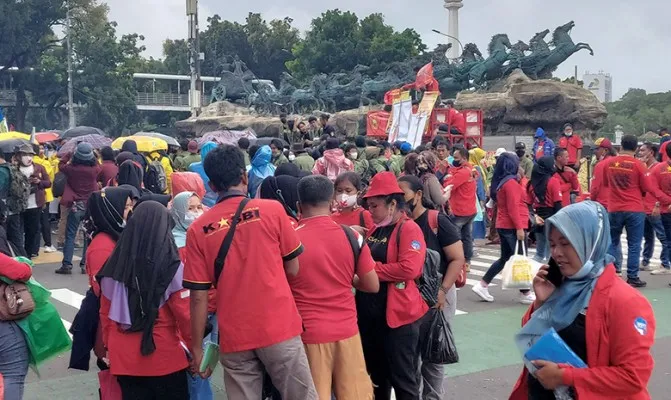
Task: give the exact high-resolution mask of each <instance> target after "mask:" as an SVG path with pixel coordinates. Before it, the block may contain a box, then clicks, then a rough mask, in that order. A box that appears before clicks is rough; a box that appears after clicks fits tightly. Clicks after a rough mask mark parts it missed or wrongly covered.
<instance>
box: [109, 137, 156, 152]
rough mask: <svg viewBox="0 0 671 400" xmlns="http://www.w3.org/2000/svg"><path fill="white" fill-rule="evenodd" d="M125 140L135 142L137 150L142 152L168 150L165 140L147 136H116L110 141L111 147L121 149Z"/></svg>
mask: <svg viewBox="0 0 671 400" xmlns="http://www.w3.org/2000/svg"><path fill="white" fill-rule="evenodd" d="M126 140H132V141H134V142H135V143H137V150H138V151H141V152H143V153H151V152H152V151H158V150H168V143H166V142H165V140H162V139H158V138H155V137H147V136H125V137H120V138H117V139H115V140H114V141H113V142H112V148H113V149H114V150H121V147H122V146H123V143H124V142H125V141H126Z"/></svg>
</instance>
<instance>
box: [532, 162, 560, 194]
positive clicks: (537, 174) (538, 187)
mask: <svg viewBox="0 0 671 400" xmlns="http://www.w3.org/2000/svg"><path fill="white" fill-rule="evenodd" d="M555 171H556V167H555V159H554V157H553V156H544V157H541V158H540V159H539V160H538V161H537V162H536V164H535V165H534V169H533V170H532V171H531V180H530V181H529V185H531V187H532V188H533V189H534V194H536V197H537V198H538V200H539V201H540V202H541V203H545V194H546V193H547V189H548V182H549V181H550V178H552V175H554V173H555Z"/></svg>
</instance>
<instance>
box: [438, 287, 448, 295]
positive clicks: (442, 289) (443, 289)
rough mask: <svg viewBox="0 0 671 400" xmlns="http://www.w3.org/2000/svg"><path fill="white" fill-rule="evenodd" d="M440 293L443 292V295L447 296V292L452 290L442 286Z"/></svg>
mask: <svg viewBox="0 0 671 400" xmlns="http://www.w3.org/2000/svg"><path fill="white" fill-rule="evenodd" d="M440 291H441V292H443V293H445V294H447V292H449V291H450V288H446V287H444V286H441V287H440Z"/></svg>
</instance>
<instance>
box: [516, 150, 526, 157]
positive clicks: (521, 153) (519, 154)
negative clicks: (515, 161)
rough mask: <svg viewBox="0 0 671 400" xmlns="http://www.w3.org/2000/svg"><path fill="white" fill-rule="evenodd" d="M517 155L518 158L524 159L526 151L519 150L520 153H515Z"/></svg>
mask: <svg viewBox="0 0 671 400" xmlns="http://www.w3.org/2000/svg"><path fill="white" fill-rule="evenodd" d="M515 154H517V157H519V158H522V157H524V155H525V154H526V152H525V151H524V150H518V151H516V152H515Z"/></svg>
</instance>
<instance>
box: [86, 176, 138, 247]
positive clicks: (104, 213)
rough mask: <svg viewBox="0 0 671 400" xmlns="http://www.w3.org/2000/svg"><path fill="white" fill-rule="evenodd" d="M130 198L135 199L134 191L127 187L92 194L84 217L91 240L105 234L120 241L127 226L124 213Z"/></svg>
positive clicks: (105, 189)
mask: <svg viewBox="0 0 671 400" xmlns="http://www.w3.org/2000/svg"><path fill="white" fill-rule="evenodd" d="M128 198H133V191H132V190H130V189H128V188H125V187H108V188H104V189H103V190H101V191H99V192H93V193H91V196H90V197H89V201H88V203H87V206H86V216H85V217H84V221H85V222H84V229H85V231H86V233H87V234H88V235H89V237H90V238H93V237H95V235H97V234H99V233H101V232H104V233H106V234H108V235H110V236H111V237H112V239H114V241H117V240H119V236H120V235H121V232H123V228H124V226H126V223H125V221H124V219H123V213H124V211H125V209H126V200H128Z"/></svg>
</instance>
